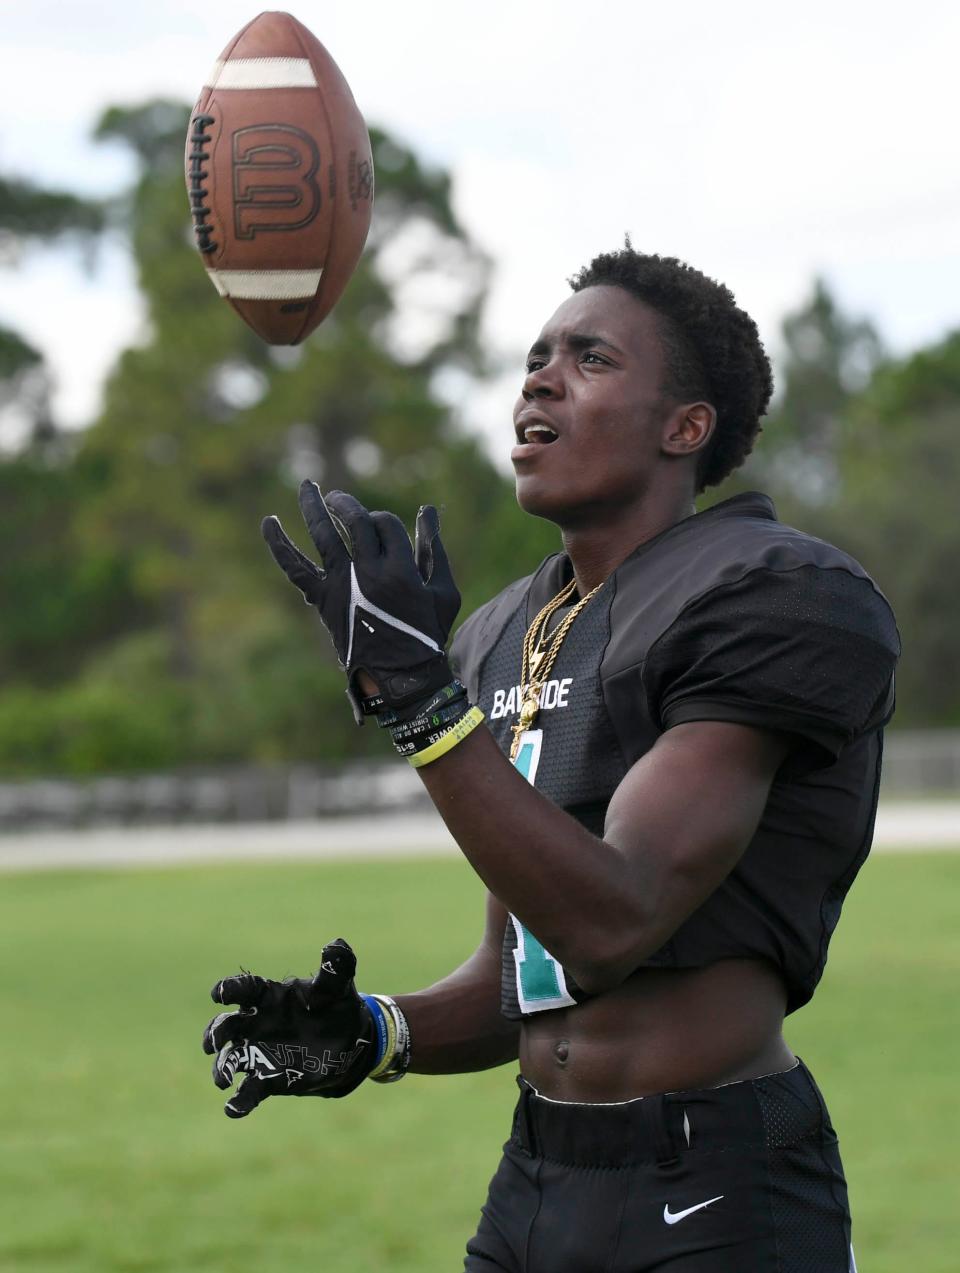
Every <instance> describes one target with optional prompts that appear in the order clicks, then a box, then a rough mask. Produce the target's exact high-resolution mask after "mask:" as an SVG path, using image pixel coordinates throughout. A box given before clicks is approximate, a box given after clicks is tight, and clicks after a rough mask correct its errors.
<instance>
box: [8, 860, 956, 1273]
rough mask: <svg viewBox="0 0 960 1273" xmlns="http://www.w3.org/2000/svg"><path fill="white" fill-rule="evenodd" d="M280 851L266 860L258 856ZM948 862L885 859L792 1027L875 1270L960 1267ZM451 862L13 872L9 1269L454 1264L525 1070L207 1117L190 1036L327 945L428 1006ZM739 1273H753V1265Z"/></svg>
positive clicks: (471, 896)
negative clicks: (219, 983)
mask: <svg viewBox="0 0 960 1273" xmlns="http://www.w3.org/2000/svg"><path fill="white" fill-rule="evenodd" d="M265 848H266V849H267V850H268V851H269V845H265ZM958 888H960V856H958V855H957V854H950V853H943V854H937V855H913V854H904V855H902V856H886V855H885V856H883V857H880V858H877V859H875V860H874V861H872V862H871V863H869V864H868V865H867V867H866V868H865V870H864V872H863V874H862V876H861V878H860V879H859V880H858V881H857V884H856V886H855V887H854V889H853V892H852V894H851V896H850V898H849V899H848V901H847V903H846V906H845V912H844V917H843V920H842V921H841V924H840V928H839V931H838V933H837V935H836V937H835V938H834V941H833V946H832V952H831V957H830V962H829V965H828V967H827V972H826V976H825V978H824V982H823V984H822V986H821V987H820V989H819V991H818V993H817V996H816V999H815V1000H814V1002H813V1003H812V1004H811V1005H810V1006H809V1007H808V1008H805V1009H803V1011H802V1012H800V1013H798V1014H797V1015H796V1017H791V1018H790V1019H789V1020H788V1022H787V1035H788V1038H789V1040H790V1042H791V1044H792V1046H793V1047H794V1048H795V1049H796V1050H797V1051H798V1052H799V1053H800V1054H801V1055H802V1056H803V1058H804V1060H805V1061H806V1062H807V1064H808V1065H809V1066H810V1067H811V1069H812V1070H813V1073H814V1074H815V1075H816V1077H817V1079H818V1080H819V1082H820V1084H821V1086H822V1087H823V1089H824V1091H825V1093H826V1098H827V1101H828V1104H829V1106H830V1109H831V1112H832V1114H833V1118H834V1121H835V1123H836V1126H837V1128H838V1131H839V1134H840V1138H841V1146H842V1150H843V1155H844V1162H845V1165H846V1169H847V1174H848V1177H849V1181H850V1192H851V1201H852V1206H853V1213H854V1241H855V1244H856V1251H857V1258H858V1262H859V1264H860V1267H861V1268H869V1269H871V1270H873V1273H901V1271H902V1270H903V1269H916V1270H918V1271H920V1270H922V1273H952V1271H953V1270H954V1269H955V1267H956V1249H955V1243H954V1241H953V1236H952V1232H951V1227H952V1226H953V1225H954V1218H953V1203H952V1199H953V1196H954V1194H955V1191H956V1190H955V1183H954V1182H955V1172H954V1169H953V1157H954V1145H955V1142H956V1139H957V1136H958V1134H960V1125H958V1105H957V1102H956V1100H955V1099H954V1090H955V1085H956V1080H955V1075H954V1071H955V1068H956V1067H955V1058H956V1054H957V1046H958V1038H957V1028H956V1018H955V1014H954V1013H952V1012H951V1010H950V1005H951V1004H952V1003H953V1000H954V997H955V986H956V981H957V977H958V975H960V957H958V952H960V940H958V938H960V932H958V929H957V910H956V905H955V902H954V899H955V897H956V894H957V890H958ZM481 912H482V900H481V887H480V885H479V884H478V882H477V880H476V878H475V877H474V875H473V873H472V872H471V871H470V869H469V868H468V867H467V865H466V863H464V862H463V861H460V860H449V861H436V860H435V861H421V862H415V861H410V862H397V861H389V860H381V861H378V862H375V863H373V862H366V863H363V862H361V863H356V862H354V863H351V862H346V861H345V862H342V863H336V864H335V863H329V864H323V863H312V864H309V865H302V864H300V865H291V864H285V865H284V864H277V863H273V864H272V865H270V866H266V865H264V866H251V865H244V864H240V863H231V864H229V865H224V866H221V867H218V868H211V867H206V868H195V869H188V870H171V871H156V870H137V871H129V872H123V871H113V872H103V871H89V872H72V873H63V872H37V873H35V874H22V875H8V876H6V877H5V878H4V883H3V889H2V892H0V959H2V961H3V966H4V967H5V968H8V969H16V975H15V976H13V975H10V976H7V977H5V978H4V979H3V983H2V987H0V1017H2V1019H3V1020H4V1021H15V1022H16V1023H17V1030H16V1039H17V1040H20V1041H21V1042H22V1043H23V1045H22V1046H10V1047H8V1048H7V1049H6V1052H5V1057H4V1066H3V1069H2V1071H0V1100H2V1102H3V1108H4V1117H3V1120H2V1124H0V1199H2V1201H0V1214H2V1223H0V1268H3V1269H5V1270H6V1269H9V1270H10V1271H11V1273H13V1270H17V1271H18V1273H19V1270H27V1269H29V1270H31V1271H33V1273H130V1271H131V1270H134V1269H136V1270H148V1269H149V1270H151V1271H152V1273H184V1270H193V1269H201V1268H202V1269H204V1270H207V1271H208V1273H233V1270H235V1269H237V1268H238V1267H243V1268H256V1269H258V1270H261V1273H273V1271H274V1270H277V1271H279V1270H281V1269H282V1270H286V1269H289V1268H294V1267H304V1268H318V1269H323V1270H324V1273H357V1271H358V1270H367V1269H378V1270H379V1269H383V1270H387V1269H389V1270H391V1273H414V1271H415V1273H430V1271H431V1270H449V1269H454V1268H456V1267H457V1266H458V1265H459V1264H460V1262H461V1261H462V1252H463V1245H464V1242H465V1240H466V1238H467V1237H468V1236H469V1235H470V1234H471V1233H472V1232H473V1229H474V1227H475V1225H476V1222H477V1218H478V1215H479V1209H480V1204H481V1202H482V1201H483V1198H484V1195H485V1190H486V1186H487V1181H488V1179H489V1177H490V1175H491V1174H492V1172H493V1169H494V1166H495V1164H496V1161H497V1158H498V1156H499V1149H500V1145H501V1144H502V1142H503V1140H504V1139H505V1138H506V1136H507V1133H508V1129H509V1119H510V1110H511V1107H512V1105H513V1102H514V1100H515V1097H516V1088H515V1086H514V1083H513V1067H511V1066H508V1067H504V1068H502V1069H497V1070H492V1071H488V1072H486V1073H480V1074H474V1075H463V1076H455V1077H441V1078H434V1077H421V1076H419V1075H412V1076H410V1077H409V1078H407V1079H405V1080H404V1081H403V1082H402V1083H399V1084H396V1085H394V1086H388V1087H385V1088H378V1087H377V1086H376V1085H375V1084H366V1085H365V1086H364V1087H362V1088H361V1089H360V1090H359V1091H357V1092H356V1093H355V1094H354V1095H352V1096H350V1097H349V1098H347V1099H346V1100H342V1101H323V1100H308V1099H304V1100H288V1101H284V1100H281V1099H273V1100H271V1101H269V1102H267V1104H266V1105H265V1106H263V1108H262V1109H260V1110H258V1111H256V1113H255V1114H254V1115H253V1116H252V1117H250V1118H249V1119H247V1120H246V1121H245V1122H243V1123H236V1122H231V1121H230V1120H228V1119H227V1118H225V1117H224V1115H223V1113H222V1103H223V1099H224V1098H223V1095H222V1094H221V1093H219V1092H217V1091H216V1090H215V1089H214V1087H213V1084H212V1083H211V1081H210V1065H209V1058H206V1057H204V1056H203V1055H202V1053H201V1051H200V1031H201V1028H202V1026H203V1024H204V1022H205V1021H206V1020H207V1018H208V1017H209V1016H210V1015H212V1013H213V1010H214V1009H213V1005H212V1004H211V1002H210V1000H209V998H208V988H209V986H210V985H212V984H213V982H214V980H215V979H216V978H217V977H219V976H222V975H224V974H226V973H229V972H232V971H234V970H236V969H237V968H238V967H240V966H241V965H243V966H245V967H252V968H254V969H255V970H257V971H259V972H262V973H264V974H266V975H270V976H277V977H282V976H286V975H288V974H298V975H303V974H305V973H306V972H307V971H308V970H310V969H313V968H315V967H316V964H317V959H318V957H319V952H320V946H321V944H322V943H323V942H324V941H325V940H328V939H329V938H331V937H334V936H336V935H338V934H340V933H342V934H343V935H344V936H346V937H347V938H348V939H349V940H350V941H351V942H352V943H353V944H354V945H355V947H356V949H357V952H358V958H359V983H360V985H361V987H363V988H364V989H367V990H380V991H384V992H387V993H390V992H393V993H398V992H401V991H408V990H413V989H416V988H418V987H420V986H423V985H427V984H429V983H430V982H431V981H433V980H436V979H438V978H439V977H441V976H443V975H444V974H445V973H446V972H448V971H449V970H450V969H451V968H452V967H453V966H454V965H456V964H457V963H459V962H460V961H461V960H462V959H464V958H465V957H466V956H467V955H468V954H469V952H470V950H471V948H472V947H473V946H474V945H475V943H476V941H477V940H478V938H479V934H480V928H481V923H482V914H481ZM744 1273H747V1270H744Z"/></svg>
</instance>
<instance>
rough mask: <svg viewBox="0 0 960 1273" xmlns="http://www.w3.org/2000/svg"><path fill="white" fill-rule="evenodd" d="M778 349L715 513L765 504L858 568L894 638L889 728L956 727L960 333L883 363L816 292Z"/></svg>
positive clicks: (820, 286)
mask: <svg viewBox="0 0 960 1273" xmlns="http://www.w3.org/2000/svg"><path fill="white" fill-rule="evenodd" d="M784 337H785V340H784V344H785V357H784V361H783V367H782V372H781V381H782V388H781V392H780V394H779V396H778V398H777V399H776V402H775V405H774V409H773V411H772V412H771V415H770V418H769V420H768V421H767V422H766V424H765V427H764V431H763V434H762V436H761V440H760V443H759V445H758V448H757V451H756V453H755V454H754V455H753V456H752V457H751V458H750V460H749V461H748V463H747V465H746V466H745V467H744V469H743V471H742V472H741V473H739V474H737V476H736V479H735V480H734V481H733V482H732V483H728V484H727V485H726V486H725V487H724V488H723V489H722V490H721V491H719V492H718V493H717V495H716V496H715V497H714V499H722V498H726V497H727V496H728V495H730V494H732V493H734V492H735V491H736V490H744V489H757V488H759V489H761V490H766V491H768V492H769V493H770V494H771V495H772V496H773V497H774V501H775V503H776V505H777V509H778V511H779V514H780V516H781V518H782V519H783V520H784V521H786V522H788V523H791V524H793V525H796V526H799V527H801V528H802V529H803V530H806V531H809V532H811V533H812V534H814V535H817V536H819V537H820V538H822V539H827V540H830V541H831V542H833V543H836V544H838V545H839V546H840V547H841V548H843V549H845V550H846V551H847V552H850V553H852V554H853V556H855V557H856V558H857V559H858V560H859V561H861V562H862V563H863V565H864V566H865V567H866V568H867V570H869V571H870V573H871V574H872V575H873V577H874V578H875V579H876V580H877V582H878V583H879V585H880V587H881V588H882V589H883V591H884V592H885V593H886V595H887V596H888V597H889V598H890V601H891V603H892V604H893V608H894V610H895V612H896V615H897V620H898V624H899V627H900V631H901V635H902V638H903V659H902V662H901V664H900V669H899V672H898V694H897V699H898V707H897V715H896V718H895V721H894V724H895V725H899V726H924V725H943V726H947V725H960V646H958V644H957V641H956V632H957V628H958V625H960V593H958V591H957V589H956V588H955V587H954V586H953V579H954V576H955V575H956V561H957V560H958V557H960V523H958V521H957V518H956V515H955V511H954V510H955V503H956V491H957V489H958V488H960V333H954V334H953V335H951V336H948V337H947V338H946V339H945V340H943V341H942V342H940V343H939V344H937V345H935V346H933V347H932V348H929V349H924V350H921V351H920V352H919V353H917V354H914V355H912V356H910V357H908V358H905V359H899V360H895V359H891V358H889V357H885V356H884V355H883V353H882V346H881V342H880V340H879V338H878V336H877V334H876V332H875V331H874V329H873V328H872V326H871V325H870V323H868V322H866V321H864V320H862V319H853V318H850V317H849V316H847V315H844V314H843V313H842V312H841V311H840V309H839V307H838V305H837V303H836V301H835V300H834V299H833V298H832V297H831V295H830V294H829V292H828V291H827V289H826V286H825V284H824V283H822V282H818V283H817V284H816V285H815V288H814V292H813V296H812V298H811V299H810V300H809V301H808V302H807V303H806V304H805V305H803V306H802V307H801V308H800V309H799V310H798V311H797V312H796V313H795V314H792V315H789V316H788V317H787V319H786V320H785V322H784Z"/></svg>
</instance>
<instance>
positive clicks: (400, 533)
mask: <svg viewBox="0 0 960 1273" xmlns="http://www.w3.org/2000/svg"><path fill="white" fill-rule="evenodd" d="M371 516H372V519H373V522H374V524H375V525H376V528H377V535H378V536H379V537H380V543H381V544H382V545H383V555H384V556H385V557H395V556H409V554H410V536H409V535H408V534H407V528H406V526H404V524H403V522H402V521H401V520H400V518H399V517H398V516H397V515H396V513H373V514H371Z"/></svg>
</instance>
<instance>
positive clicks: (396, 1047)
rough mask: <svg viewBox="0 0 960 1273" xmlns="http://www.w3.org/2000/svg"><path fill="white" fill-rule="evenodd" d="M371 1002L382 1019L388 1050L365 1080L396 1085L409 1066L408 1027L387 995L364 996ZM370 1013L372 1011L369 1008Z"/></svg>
mask: <svg viewBox="0 0 960 1273" xmlns="http://www.w3.org/2000/svg"><path fill="white" fill-rule="evenodd" d="M363 997H364V999H365V1000H366V1001H367V1002H368V1004H369V1002H370V1001H371V1000H372V1001H373V1003H374V1004H375V1005H376V1009H377V1011H378V1012H379V1013H380V1014H381V1016H382V1017H383V1020H384V1023H385V1025H386V1030H387V1044H388V1050H387V1051H386V1052H385V1053H384V1055H383V1056H382V1057H381V1058H380V1060H379V1061H378V1062H377V1064H376V1065H375V1066H374V1067H373V1069H372V1070H371V1071H370V1073H369V1074H368V1075H367V1078H370V1079H373V1081H374V1082H375V1083H396V1082H398V1080H400V1079H402V1078H403V1076H404V1075H405V1074H406V1072H407V1068H408V1066H409V1065H410V1027H409V1026H408V1025H407V1018H406V1017H405V1016H404V1015H403V1013H402V1012H401V1011H400V1009H399V1008H398V1007H397V1005H396V1004H395V1003H394V1001H393V1000H392V999H391V998H390V996H389V995H364V996H363ZM371 1011H373V1009H372V1008H371Z"/></svg>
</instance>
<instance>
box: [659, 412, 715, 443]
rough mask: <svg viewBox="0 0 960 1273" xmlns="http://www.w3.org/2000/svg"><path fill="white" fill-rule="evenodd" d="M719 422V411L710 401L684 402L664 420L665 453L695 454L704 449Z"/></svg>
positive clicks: (663, 441) (663, 438)
mask: <svg viewBox="0 0 960 1273" xmlns="http://www.w3.org/2000/svg"><path fill="white" fill-rule="evenodd" d="M716 424H717V412H716V409H715V408H714V407H711V405H710V404H709V402H692V403H684V404H682V405H681V406H678V407H676V408H674V410H673V411H671V412H670V414H669V415H668V416H667V419H666V421H665V422H664V427H663V434H662V439H661V448H662V450H663V452H664V454H665V455H675V456H684V455H693V454H694V453H695V452H697V451H702V450H703V448H704V447H705V446H706V445H707V443H708V442H709V441H710V439H711V438H712V437H713V431H714V429H715V428H716Z"/></svg>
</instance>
